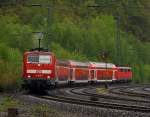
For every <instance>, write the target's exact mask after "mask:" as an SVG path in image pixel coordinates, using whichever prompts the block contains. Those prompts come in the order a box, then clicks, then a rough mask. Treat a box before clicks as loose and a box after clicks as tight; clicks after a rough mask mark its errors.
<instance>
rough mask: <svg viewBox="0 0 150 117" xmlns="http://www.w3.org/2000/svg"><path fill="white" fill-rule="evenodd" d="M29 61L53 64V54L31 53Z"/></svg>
mask: <svg viewBox="0 0 150 117" xmlns="http://www.w3.org/2000/svg"><path fill="white" fill-rule="evenodd" d="M28 63H41V64H51V56H49V55H39V56H38V55H37V56H36V55H29V56H28Z"/></svg>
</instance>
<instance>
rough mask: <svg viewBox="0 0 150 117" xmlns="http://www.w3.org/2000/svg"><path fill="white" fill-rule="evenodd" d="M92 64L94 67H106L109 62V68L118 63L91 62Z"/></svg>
mask: <svg viewBox="0 0 150 117" xmlns="http://www.w3.org/2000/svg"><path fill="white" fill-rule="evenodd" d="M90 64H91V65H92V66H93V67H98V68H106V64H107V68H114V67H116V65H115V64H113V63H103V62H90Z"/></svg>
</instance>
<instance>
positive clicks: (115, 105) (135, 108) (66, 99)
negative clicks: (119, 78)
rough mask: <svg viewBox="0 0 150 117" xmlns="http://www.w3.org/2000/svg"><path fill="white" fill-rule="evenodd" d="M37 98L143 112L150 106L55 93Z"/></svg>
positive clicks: (148, 109) (149, 108)
mask: <svg viewBox="0 0 150 117" xmlns="http://www.w3.org/2000/svg"><path fill="white" fill-rule="evenodd" d="M39 98H42V99H47V100H53V101H58V102H64V103H70V104H78V105H84V106H93V107H100V108H109V109H118V110H127V111H135V112H144V113H149V112H150V107H145V106H134V105H132V106H131V105H130V106H129V105H127V104H118V103H109V102H107V103H106V102H99V101H88V100H83V99H75V98H69V97H64V96H57V95H50V96H40V97H39Z"/></svg>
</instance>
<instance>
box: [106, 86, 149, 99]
mask: <svg viewBox="0 0 150 117" xmlns="http://www.w3.org/2000/svg"><path fill="white" fill-rule="evenodd" d="M135 87H136V88H139V89H140V91H139V92H137V90H139V89H137V90H135V89H134V88H135ZM146 88H147V86H142V85H141V86H129V87H119V88H113V89H111V90H109V92H110V93H112V94H118V95H127V96H132V97H141V98H147V99H150V94H149V92H148V93H144V92H143V91H145V89H146ZM131 89H132V90H131Z"/></svg>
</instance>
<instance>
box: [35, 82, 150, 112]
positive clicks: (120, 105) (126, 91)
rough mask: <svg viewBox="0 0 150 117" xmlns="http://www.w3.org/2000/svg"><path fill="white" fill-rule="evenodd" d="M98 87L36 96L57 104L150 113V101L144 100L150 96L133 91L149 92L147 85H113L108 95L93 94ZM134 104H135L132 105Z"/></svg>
mask: <svg viewBox="0 0 150 117" xmlns="http://www.w3.org/2000/svg"><path fill="white" fill-rule="evenodd" d="M97 87H99V86H98V85H97V86H88V85H86V86H77V87H76V86H74V87H70V88H66V87H62V88H58V89H57V88H56V89H55V90H52V91H50V92H49V93H48V94H47V95H44V96H43V95H42V96H37V95H36V97H38V98H42V99H46V100H52V101H56V102H62V103H69V104H77V105H83V106H91V107H97V108H106V109H107V108H108V109H116V110H126V111H134V112H142V113H150V106H149V105H150V100H145V99H144V98H149V95H143V93H141V94H140V93H137V92H134V90H133V89H137V90H138V89H139V91H140V90H143V91H147V90H148V92H149V87H148V86H147V85H146V86H143V87H142V86H141V85H124V86H122V85H119V86H118V85H112V86H111V87H110V88H109V89H108V94H97V93H96V92H93V90H94V89H95V88H97ZM111 94H113V95H111ZM76 96H77V97H76ZM124 96H127V97H124ZM85 97H86V98H85ZM91 97H96V98H98V100H94V101H93V100H90V99H91ZM128 97H132V98H128ZM134 97H140V98H139V99H137V98H134ZM143 97H144V98H143ZM103 100H105V101H103ZM112 100H113V101H112ZM119 101H120V102H119ZM130 102H131V103H130ZM132 103H135V104H133V105H132ZM137 103H138V104H137ZM140 103H141V105H140Z"/></svg>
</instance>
